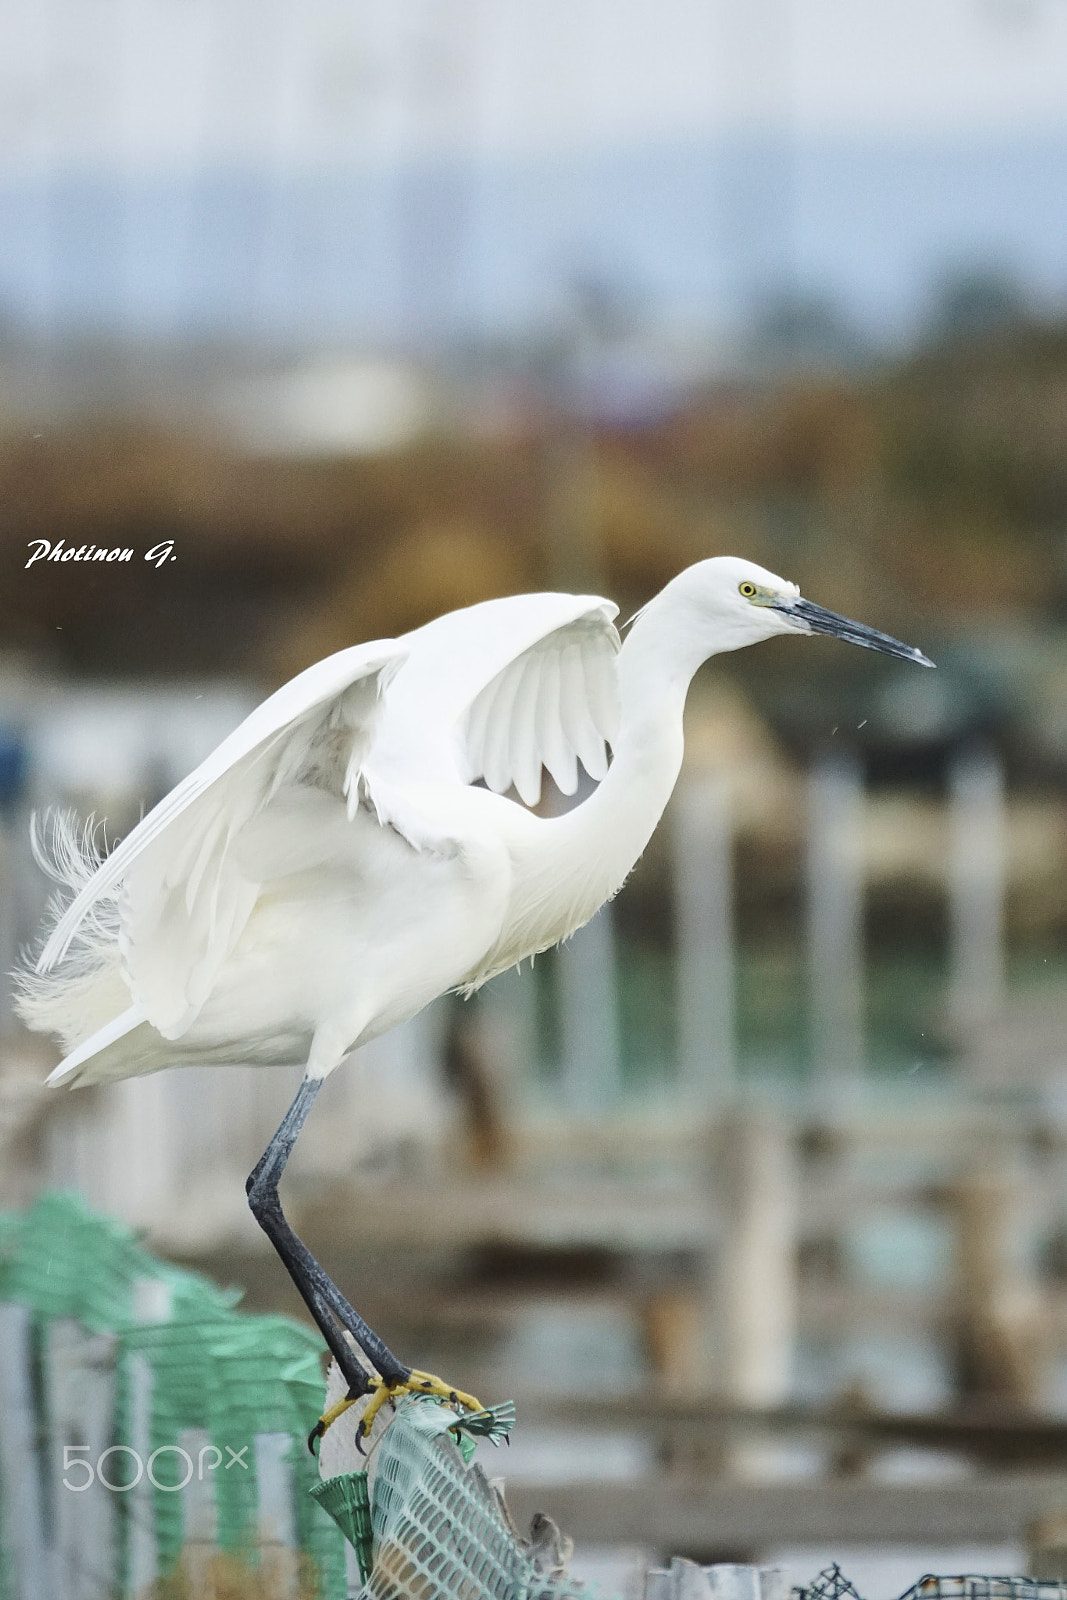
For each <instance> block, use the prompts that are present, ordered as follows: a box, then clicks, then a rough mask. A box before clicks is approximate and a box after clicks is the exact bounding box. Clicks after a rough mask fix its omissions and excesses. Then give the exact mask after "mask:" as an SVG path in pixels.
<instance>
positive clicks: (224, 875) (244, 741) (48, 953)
mask: <svg viewBox="0 0 1067 1600" xmlns="http://www.w3.org/2000/svg"><path fill="white" fill-rule="evenodd" d="M403 654H404V652H403V650H402V648H401V647H400V646H399V645H398V644H397V643H396V641H392V640H389V641H377V642H376V643H375V644H373V645H362V646H357V647H356V648H355V649H354V650H349V651H342V652H340V655H339V656H334V657H330V658H328V660H327V661H324V662H320V663H318V666H317V667H312V668H311V669H309V671H308V672H307V673H302V674H301V675H300V677H299V678H295V679H293V680H292V682H291V683H288V684H286V685H285V686H284V688H283V689H280V690H279V691H278V692H277V694H275V695H272V696H271V697H270V699H268V700H266V701H264V703H263V705H261V706H259V707H258V708H257V709H256V710H255V711H254V712H252V714H251V715H250V716H249V717H247V718H246V719H245V721H244V722H243V723H242V724H241V725H240V727H238V728H237V729H236V730H235V731H234V733H232V734H231V735H230V736H229V738H228V739H226V740H224V741H223V743H222V744H221V745H220V746H219V747H218V748H217V749H216V750H215V751H214V752H213V753H212V754H211V755H210V756H209V757H208V758H207V760H206V761H204V762H203V763H201V765H200V766H199V767H197V768H196V770H195V771H194V772H192V773H191V774H190V775H189V777H188V778H186V779H185V780H184V781H183V782H182V783H180V784H179V785H178V786H177V788H176V789H174V790H172V791H171V793H170V794H169V795H167V796H166V797H165V798H164V799H163V800H161V801H160V803H159V805H158V806H156V807H155V808H154V809H153V810H152V811H150V812H149V813H148V815H147V816H146V817H144V818H143V819H142V821H141V822H140V823H139V824H138V826H137V827H136V828H134V829H133V831H132V832H131V833H130V834H129V835H128V836H127V837H126V839H124V840H123V842H122V843H121V844H120V845H119V846H118V847H117V848H116V849H115V850H114V851H112V853H111V855H110V856H108V857H107V858H106V860H104V861H103V862H102V863H101V865H100V867H99V868H98V869H97V871H96V872H95V873H94V874H93V876H92V877H91V878H90V879H89V881H88V882H87V883H86V884H85V886H84V887H83V888H82V890H81V891H80V893H79V894H78V895H77V896H76V897H75V899H74V901H73V902H72V904H71V906H70V907H69V908H68V910H67V911H66V913H65V914H64V916H63V917H62V918H61V920H60V922H59V923H58V924H57V927H56V929H55V931H54V933H53V934H52V937H51V939H50V940H49V941H48V944H47V945H46V946H45V949H44V951H43V952H42V955H41V959H40V962H39V964H38V970H39V971H42V972H44V971H48V970H49V968H50V967H51V966H53V965H54V964H55V963H56V962H57V961H59V960H61V959H62V956H63V954H64V952H65V951H66V949H67V948H68V946H69V943H70V941H71V939H72V938H73V937H74V936H75V934H76V933H77V930H78V927H79V925H80V923H81V921H82V919H83V918H84V917H85V916H87V915H88V914H89V912H90V911H91V909H92V908H93V907H94V906H95V905H96V904H97V903H98V902H99V901H101V900H102V899H105V898H109V897H110V898H114V899H117V902H118V912H119V916H118V921H119V954H120V959H121V962H122V970H123V975H124V977H125V979H126V982H127V985H128V987H129V989H130V993H131V995H132V997H133V999H134V1000H135V1002H136V1003H137V1004H138V1005H139V1006H140V1007H141V1008H142V1009H143V1011H144V1014H145V1016H146V1017H147V1019H148V1020H149V1021H150V1022H151V1023H152V1025H153V1026H154V1027H155V1028H156V1029H157V1030H158V1032H160V1033H162V1034H163V1035H164V1037H166V1038H177V1037H179V1036H180V1035H181V1034H182V1033H183V1032H184V1031H185V1029H186V1028H187V1027H188V1026H189V1024H190V1023H191V1022H192V1020H193V1019H194V1018H195V1017H196V1015H197V1013H198V1011H199V1010H200V1008H201V1007H202V1005H203V1004H204V1001H205V1000H206V999H207V997H208V995H209V994H210V992H211V988H212V985H213V983H214V980H215V977H216V974H217V972H218V970H219V967H220V966H221V964H222V962H223V961H225V959H226V958H227V956H228V955H229V953H230V952H231V950H232V949H233V947H234V944H235V942H236V940H237V939H238V938H239V936H240V933H241V930H242V929H243V927H244V925H245V922H246V921H247V919H248V916H249V915H250V913H251V910H252V907H253V906H254V904H255V902H256V899H257V896H258V894H259V891H260V887H261V884H260V882H259V881H258V880H257V877H256V875H255V872H254V869H253V868H251V867H250V860H249V855H248V853H247V852H246V853H245V855H244V856H242V855H241V853H240V852H239V851H238V850H237V849H235V845H236V844H237V842H238V841H239V838H240V835H241V833H242V830H244V829H245V828H247V827H248V826H249V824H250V823H252V821H253V820H254V819H255V818H256V817H257V816H258V815H260V814H262V812H263V811H264V809H265V808H266V806H267V805H268V803H269V801H270V799H271V797H272V796H273V795H274V794H276V793H277V791H278V789H279V788H280V787H281V786H282V785H283V784H285V783H289V782H292V781H293V780H294V779H296V778H297V777H298V776H299V775H300V774H301V773H304V772H306V773H308V774H309V775H310V778H311V781H312V782H317V783H319V784H320V785H321V784H326V785H327V786H330V784H331V782H332V784H333V785H334V787H340V786H341V783H342V775H343V783H344V786H345V787H346V788H351V787H352V786H353V785H354V782H355V780H354V778H353V773H354V771H356V770H358V766H359V763H360V761H361V760H362V759H363V757H364V756H365V754H366V751H367V749H368V748H369V745H370V740H371V738H372V736H373V724H374V722H375V720H376V718H377V716H378V712H379V690H380V687H381V685H382V683H383V681H384V680H387V679H388V676H389V675H390V673H391V672H393V671H395V669H396V667H397V665H398V664H399V663H400V662H401V661H402V660H403Z"/></svg>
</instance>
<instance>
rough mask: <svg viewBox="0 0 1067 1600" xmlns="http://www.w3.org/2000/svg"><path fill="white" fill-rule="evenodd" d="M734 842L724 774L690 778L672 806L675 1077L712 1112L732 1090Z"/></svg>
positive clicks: (700, 1106)
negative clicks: (676, 997) (676, 1058)
mask: <svg viewBox="0 0 1067 1600" xmlns="http://www.w3.org/2000/svg"><path fill="white" fill-rule="evenodd" d="M731 845H732V830H731V823H730V803H729V791H728V788H727V784H726V781H725V779H724V778H722V777H721V776H713V775H705V776H703V777H701V778H698V779H695V780H692V781H690V782H688V783H687V784H686V785H685V787H684V788H683V789H681V790H680V791H679V793H678V795H677V798H676V800H675V806H674V862H673V867H674V906H675V918H676V926H677V940H678V944H677V957H676V967H675V970H676V974H677V979H676V981H677V996H678V1003H677V1016H678V1081H679V1088H680V1089H681V1091H682V1093H683V1095H685V1096H686V1098H687V1099H689V1100H691V1101H692V1103H693V1105H694V1107H695V1108H696V1109H697V1110H698V1111H699V1112H702V1113H704V1114H706V1115H709V1116H710V1115H712V1114H713V1113H714V1112H715V1111H718V1110H721V1109H722V1108H723V1106H724V1105H726V1104H729V1102H730V1101H731V1100H732V1098H733V1095H734V1091H735V1089H736V1073H737V1067H736V1043H735V1001H734V937H733V925H732V921H731V904H732V873H731V860H730V857H731Z"/></svg>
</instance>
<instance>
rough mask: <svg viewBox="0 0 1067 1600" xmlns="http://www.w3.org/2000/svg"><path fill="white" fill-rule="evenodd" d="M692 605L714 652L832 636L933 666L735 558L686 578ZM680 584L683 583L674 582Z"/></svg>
mask: <svg viewBox="0 0 1067 1600" xmlns="http://www.w3.org/2000/svg"><path fill="white" fill-rule="evenodd" d="M682 579H683V580H686V581H687V582H686V587H687V589H688V594H689V598H690V600H691V602H693V603H694V604H695V605H696V606H697V607H698V608H699V610H700V611H701V613H702V614H703V616H704V618H705V619H706V622H707V623H708V625H709V628H710V631H712V632H713V633H714V636H715V637H714V643H713V645H712V648H713V649H714V650H715V651H719V650H736V649H738V648H740V646H742V645H746V644H756V643H757V642H758V641H759V640H760V639H770V638H772V637H773V636H774V635H775V634H776V633H828V634H831V635H832V636H833V637H834V638H835V639H844V640H846V642H847V643H849V644H859V645H863V646H864V648H865V649H867V650H881V651H883V652H884V654H886V655H889V656H898V657H899V658H900V659H901V660H903V661H914V662H917V663H918V664H919V665H920V666H923V667H932V666H933V665H934V663H933V662H932V661H930V660H928V659H927V657H926V656H924V655H923V653H922V651H921V650H917V649H915V648H914V646H912V645H907V644H902V643H901V642H900V640H899V639H893V638H891V637H890V636H889V634H887V633H879V632H878V630H877V629H876V628H868V627H866V626H865V624H863V623H862V622H851V621H849V619H848V618H847V617H839V616H838V615H837V614H836V612H833V611H827V610H825V609H824V608H823V607H822V606H817V605H814V604H813V603H812V601H810V600H805V599H804V598H803V597H802V595H801V593H800V590H799V589H798V588H797V586H796V584H795V583H789V582H788V580H787V579H785V578H779V577H776V576H775V574H774V573H773V572H768V571H767V570H766V568H765V567H757V566H756V564H755V563H754V562H752V561H742V560H740V559H739V558H738V557H737V556H715V557H713V558H712V559H711V560H710V561H701V562H698V563H697V565H696V566H695V567H690V568H689V571H688V572H687V573H683V574H682ZM675 581H676V582H678V581H679V580H677V579H676V580H675Z"/></svg>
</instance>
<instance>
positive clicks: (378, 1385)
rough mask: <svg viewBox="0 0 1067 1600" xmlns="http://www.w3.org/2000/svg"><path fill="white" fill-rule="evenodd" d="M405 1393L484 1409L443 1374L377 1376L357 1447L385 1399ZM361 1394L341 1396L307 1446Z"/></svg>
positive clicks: (372, 1423) (359, 1429) (329, 1426)
mask: <svg viewBox="0 0 1067 1600" xmlns="http://www.w3.org/2000/svg"><path fill="white" fill-rule="evenodd" d="M402 1394H429V1395H434V1396H435V1397H436V1398H437V1399H439V1400H447V1401H449V1402H450V1403H451V1404H452V1405H455V1406H462V1407H463V1409H464V1410H465V1411H481V1410H482V1409H483V1407H482V1403H481V1401H480V1400H476V1399H475V1398H474V1396H473V1395H472V1394H464V1392H463V1390H462V1389H453V1388H452V1387H451V1385H450V1384H447V1383H443V1382H442V1380H441V1379H440V1378H435V1377H434V1375H433V1373H432V1372H419V1371H417V1370H416V1369H414V1368H413V1369H412V1371H411V1372H410V1373H409V1374H408V1376H407V1377H406V1378H403V1379H401V1380H399V1381H398V1382H396V1383H386V1381H385V1379H384V1378H378V1379H377V1381H376V1382H375V1384H374V1387H373V1389H372V1390H371V1397H370V1401H369V1402H368V1405H367V1409H366V1410H365V1411H364V1413H363V1415H362V1416H361V1417H360V1419H359V1426H358V1427H357V1428H356V1447H357V1449H358V1448H360V1446H361V1443H362V1441H363V1440H364V1439H365V1438H366V1437H367V1435H368V1434H369V1433H370V1431H371V1428H372V1427H373V1425H374V1419H375V1417H376V1416H377V1415H378V1413H379V1411H380V1410H381V1409H382V1406H383V1405H385V1403H386V1401H387V1400H388V1401H389V1402H390V1403H393V1402H394V1401H396V1400H397V1399H398V1397H399V1396H400V1395H402ZM362 1398H363V1396H362V1395H357V1396H356V1399H353V1400H348V1399H345V1400H338V1401H337V1403H336V1405H332V1406H331V1407H330V1409H329V1410H328V1411H327V1412H325V1413H324V1414H323V1415H322V1416H321V1417H320V1418H319V1420H318V1422H317V1423H316V1424H315V1426H314V1428H313V1429H312V1431H311V1436H310V1437H309V1439H308V1448H309V1449H310V1450H312V1451H314V1448H315V1440H316V1439H321V1438H322V1436H323V1434H324V1433H325V1432H326V1430H327V1428H332V1427H333V1425H334V1423H335V1422H336V1421H337V1419H338V1417H343V1416H344V1414H345V1412H346V1411H348V1410H349V1408H350V1407H351V1406H354V1405H355V1404H356V1402H357V1400H362Z"/></svg>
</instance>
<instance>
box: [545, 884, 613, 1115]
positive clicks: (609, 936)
mask: <svg viewBox="0 0 1067 1600" xmlns="http://www.w3.org/2000/svg"><path fill="white" fill-rule="evenodd" d="M557 961H558V967H557V973H558V978H559V1019H560V1048H561V1055H562V1067H563V1098H564V1102H565V1104H566V1107H567V1109H568V1110H569V1111H571V1112H573V1113H575V1114H576V1115H579V1116H596V1115H597V1114H598V1113H601V1112H603V1111H605V1110H606V1109H608V1108H610V1107H611V1106H613V1105H615V1104H616V1103H617V1101H618V1099H619V1092H620V1071H619V1067H620V1061H619V1031H618V1020H617V1016H616V1009H615V947H614V938H613V931H612V922H611V907H610V906H602V907H601V909H600V910H599V911H598V912H597V914H596V916H595V917H594V918H593V920H592V921H591V922H587V923H586V925H585V927H584V928H579V930H578V932H577V933H576V934H575V935H574V938H573V939H569V940H568V941H567V943H566V944H564V945H562V946H561V947H560V950H559V954H558V956H557Z"/></svg>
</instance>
